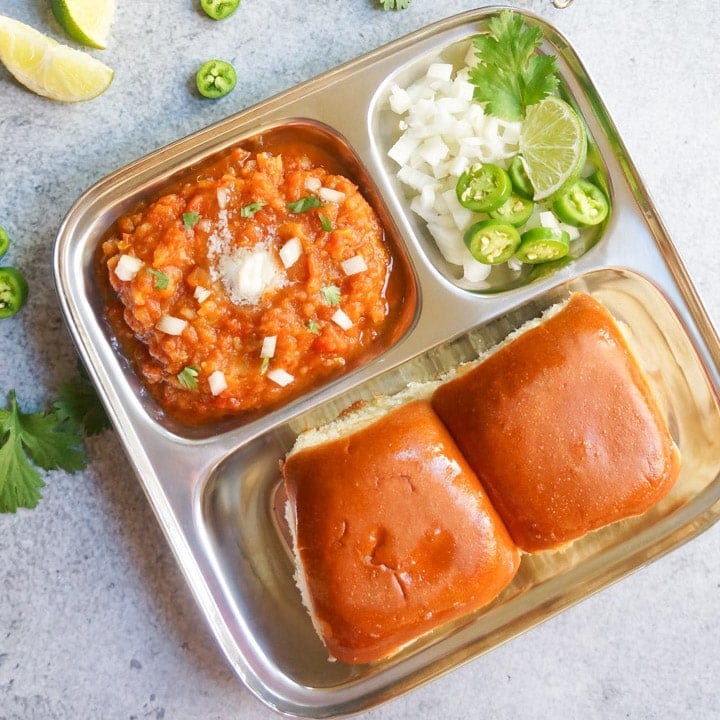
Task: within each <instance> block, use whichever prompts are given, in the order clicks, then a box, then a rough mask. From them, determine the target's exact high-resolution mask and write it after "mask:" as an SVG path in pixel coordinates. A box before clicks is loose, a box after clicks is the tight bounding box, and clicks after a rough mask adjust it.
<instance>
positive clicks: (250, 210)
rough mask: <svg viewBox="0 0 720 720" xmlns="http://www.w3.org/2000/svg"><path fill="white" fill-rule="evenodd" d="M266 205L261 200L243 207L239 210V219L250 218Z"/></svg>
mask: <svg viewBox="0 0 720 720" xmlns="http://www.w3.org/2000/svg"><path fill="white" fill-rule="evenodd" d="M266 205H267V203H266V202H264V201H263V200H259V201H258V202H251V203H248V204H247V205H243V207H241V208H240V217H244V218H249V217H252V216H253V215H254V214H255V213H256V212H257V211H258V210H262V209H263V208H264V207H265V206H266Z"/></svg>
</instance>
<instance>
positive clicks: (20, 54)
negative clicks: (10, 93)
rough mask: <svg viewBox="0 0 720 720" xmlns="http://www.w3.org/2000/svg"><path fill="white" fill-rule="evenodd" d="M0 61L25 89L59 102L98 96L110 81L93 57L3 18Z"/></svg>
mask: <svg viewBox="0 0 720 720" xmlns="http://www.w3.org/2000/svg"><path fill="white" fill-rule="evenodd" d="M0 62H2V63H3V65H5V67H6V68H7V69H8V70H9V71H10V72H11V73H12V75H14V77H15V79H16V80H17V81H18V82H19V83H21V84H22V85H24V86H25V87H26V88H28V89H29V90H32V91H33V92H34V93H37V94H38V95H43V96H44V97H47V98H50V99H51V100H58V101H60V102H80V101H81V100H90V99H91V98H94V97H97V96H98V95H100V94H101V93H103V92H105V90H107V88H108V87H109V85H110V83H111V82H112V79H113V71H112V70H111V69H110V68H109V67H108V66H107V65H105V64H104V63H101V62H100V61H99V60H96V59H95V58H94V57H92V56H90V55H88V54H87V53H84V52H82V51H81V50H75V49H74V48H71V47H68V46H67V45H62V44H61V43H59V42H57V41H56V40H53V39H52V38H50V37H48V36H47V35H43V33H41V32H38V31H37V30H34V29H33V28H31V27H30V26H29V25H25V24H24V23H21V22H18V21H17V20H13V19H12V18H9V17H5V16H3V15H0Z"/></svg>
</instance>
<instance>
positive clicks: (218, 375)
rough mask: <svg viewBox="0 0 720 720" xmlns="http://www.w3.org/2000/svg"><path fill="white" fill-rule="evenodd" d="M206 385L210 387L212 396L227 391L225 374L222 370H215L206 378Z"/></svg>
mask: <svg viewBox="0 0 720 720" xmlns="http://www.w3.org/2000/svg"><path fill="white" fill-rule="evenodd" d="M208 384H209V385H210V392H211V393H212V394H213V395H219V394H220V393H221V392H222V391H223V390H227V386H228V385H227V380H226V379H225V373H224V372H223V371H222V370H216V371H215V372H213V373H211V374H210V376H209V377H208Z"/></svg>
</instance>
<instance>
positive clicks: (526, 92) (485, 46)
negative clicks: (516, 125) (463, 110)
mask: <svg viewBox="0 0 720 720" xmlns="http://www.w3.org/2000/svg"><path fill="white" fill-rule="evenodd" d="M488 28H489V30H490V32H489V34H483V35H477V36H476V37H474V38H473V45H474V47H475V55H476V57H477V59H478V64H477V66H476V67H474V68H473V69H472V70H471V71H470V81H471V82H472V83H473V84H474V85H475V93H474V97H475V100H477V101H478V102H483V103H487V104H486V106H485V111H486V112H487V113H488V114H489V115H494V116H496V117H499V118H503V119H504V120H522V119H523V118H524V117H525V108H526V107H527V106H528V105H533V104H535V103H537V102H540V100H542V99H543V98H544V97H545V96H546V95H549V94H550V93H552V92H553V91H554V90H555V89H556V88H557V85H558V82H559V80H558V75H557V72H558V67H557V62H556V60H555V57H554V56H553V55H540V54H539V53H537V52H536V50H537V48H539V47H540V45H541V44H542V32H541V31H540V28H538V27H535V26H528V25H526V24H525V23H524V21H523V18H522V17H521V16H520V15H518V14H517V13H514V12H513V11H512V10H502V11H501V12H500V14H499V15H497V16H495V17H494V18H492V19H491V20H490V21H489V23H488Z"/></svg>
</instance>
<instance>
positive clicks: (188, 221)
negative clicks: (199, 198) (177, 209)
mask: <svg viewBox="0 0 720 720" xmlns="http://www.w3.org/2000/svg"><path fill="white" fill-rule="evenodd" d="M182 219H183V224H184V225H185V229H186V230H192V229H193V228H194V227H195V225H196V224H197V223H198V221H199V220H200V213H196V212H186V213H183V216H182Z"/></svg>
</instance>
